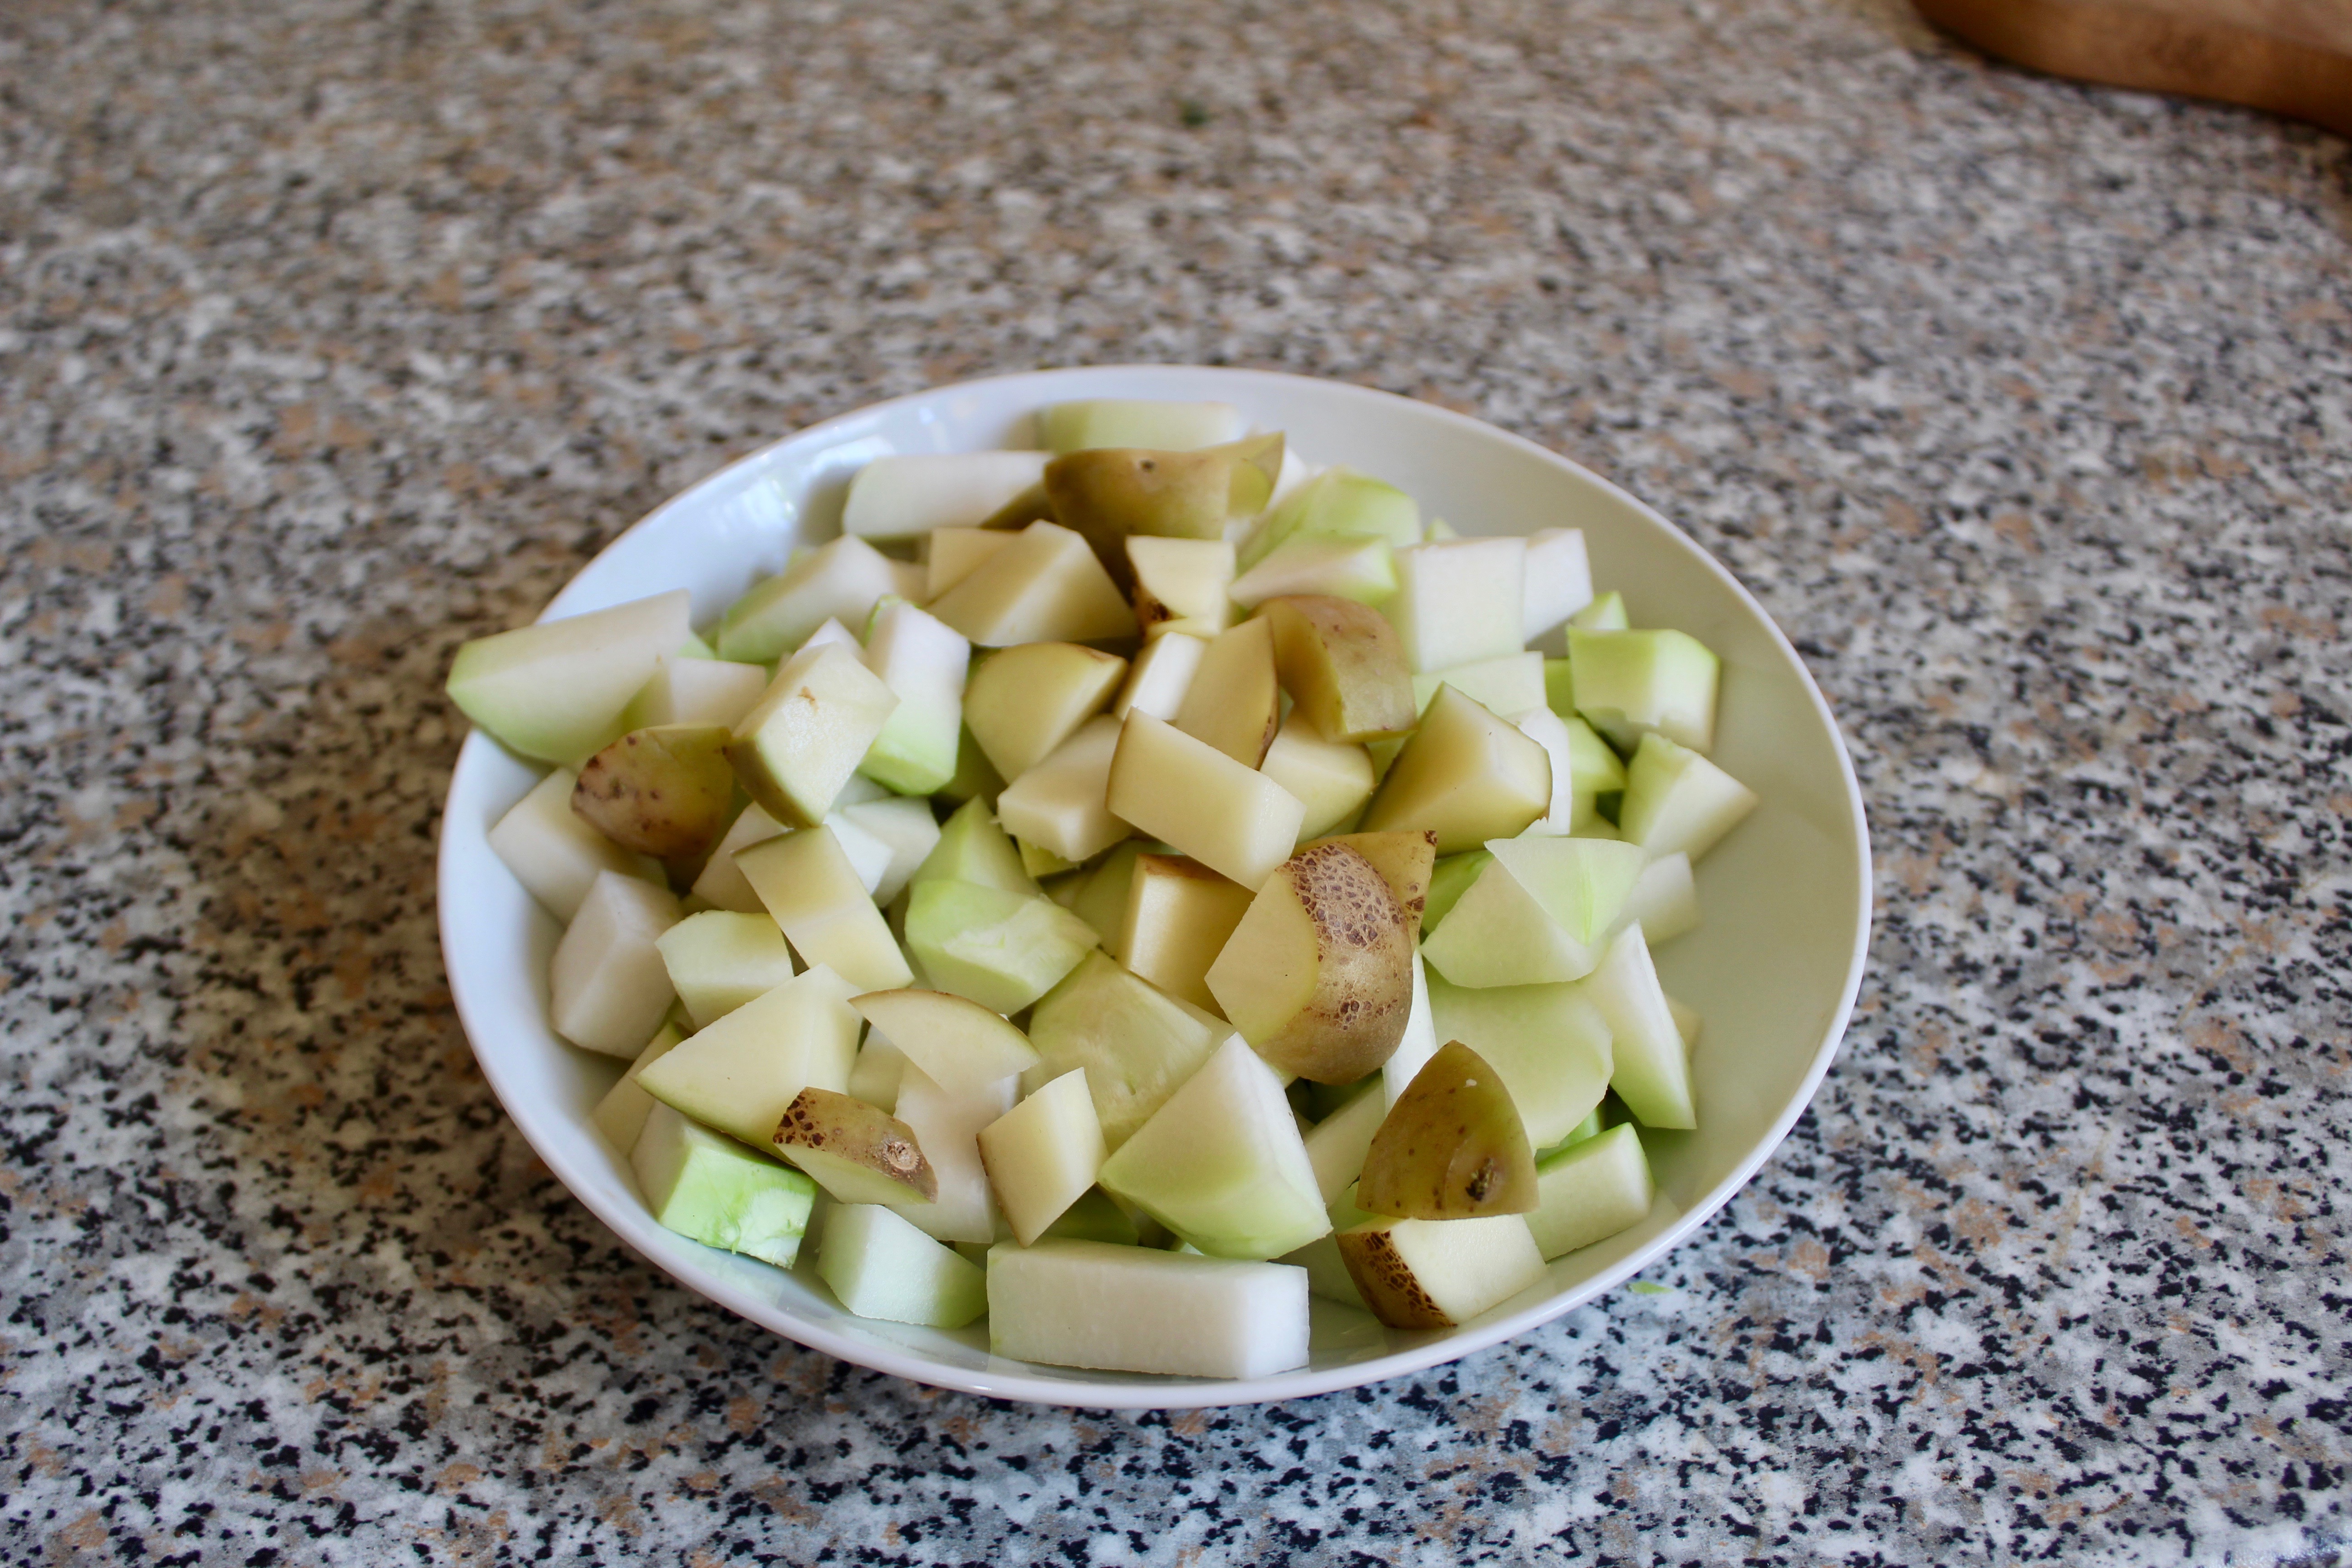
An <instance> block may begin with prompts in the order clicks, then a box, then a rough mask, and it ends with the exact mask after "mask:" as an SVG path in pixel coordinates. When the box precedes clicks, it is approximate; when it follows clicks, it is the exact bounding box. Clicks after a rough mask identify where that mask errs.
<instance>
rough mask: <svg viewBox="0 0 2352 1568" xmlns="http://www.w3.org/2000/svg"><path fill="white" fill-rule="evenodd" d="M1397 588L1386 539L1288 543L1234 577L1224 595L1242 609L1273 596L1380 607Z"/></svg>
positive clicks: (1393, 557) (1298, 541)
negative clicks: (1309, 596)
mask: <svg viewBox="0 0 2352 1568" xmlns="http://www.w3.org/2000/svg"><path fill="white" fill-rule="evenodd" d="M1396 584H1397V578H1396V555H1395V552H1393V551H1391V549H1390V548H1389V542H1388V541H1387V540H1385V539H1365V538H1360V537H1349V538H1344V539H1289V540H1285V541H1284V542H1282V543H1280V544H1278V545H1276V546H1275V547H1274V548H1273V549H1272V550H1270V551H1268V552H1266V553H1265V557H1264V558H1263V559H1261V560H1260V561H1259V562H1258V563H1257V564H1256V565H1255V566H1253V567H1251V568H1250V569H1249V570H1248V571H1246V572H1244V573H1243V574H1241V575H1240V576H1238V577H1236V578H1234V584H1233V586H1232V587H1231V588H1229V589H1227V590H1226V595H1227V596H1228V597H1229V598H1231V599H1232V600H1233V602H1234V604H1236V605H1241V606H1242V607H1243V608H1244V609H1248V608H1250V607H1252V606H1254V605H1259V604H1263V603H1264V602H1265V601H1266V600H1268V599H1271V598H1273V597H1274V596H1275V595H1277V594H1328V595H1331V596H1332V597H1333V598H1338V599H1352V600H1354V601H1355V602H1356V603H1358V604H1360V605H1382V604H1386V603H1387V602H1388V601H1389V599H1390V598H1391V596H1393V595H1395V593H1396Z"/></svg>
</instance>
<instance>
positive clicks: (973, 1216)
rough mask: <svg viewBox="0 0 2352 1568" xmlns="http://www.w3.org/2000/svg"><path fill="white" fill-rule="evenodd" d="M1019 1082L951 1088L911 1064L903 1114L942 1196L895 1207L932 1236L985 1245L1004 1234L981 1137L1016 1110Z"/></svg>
mask: <svg viewBox="0 0 2352 1568" xmlns="http://www.w3.org/2000/svg"><path fill="white" fill-rule="evenodd" d="M1013 1083H1014V1080H1013V1079H1009V1078H1008V1079H998V1080H997V1081H996V1082H994V1083H985V1084H982V1085H981V1086H980V1087H979V1088H977V1089H942V1088H940V1086H939V1085H938V1084H936V1083H934V1082H932V1081H931V1079H930V1077H929V1075H928V1074H927V1073H925V1072H924V1071H923V1069H922V1068H919V1067H917V1066H916V1065H915V1064H914V1063H912V1062H908V1064H907V1070H906V1073H905V1075H904V1076H903V1077H902V1078H901V1079H899V1081H898V1112H897V1114H898V1120H899V1121H903V1122H905V1123H906V1124H907V1126H908V1128H909V1129H910V1130H911V1131H913V1132H914V1134H915V1138H916V1141H917V1142H919V1143H920V1144H921V1145H922V1150H923V1157H924V1158H925V1159H927V1160H929V1162H930V1163H931V1172H932V1174H933V1175H934V1176H936V1177H937V1178H938V1181H939V1195H938V1196H937V1197H935V1198H933V1199H932V1200H931V1201H930V1202H929V1203H920V1202H909V1203H894V1204H892V1205H890V1207H891V1208H892V1209H894V1210H896V1211H897V1212H898V1214H899V1215H901V1216H902V1217H904V1218H905V1219H907V1220H908V1221H910V1222H911V1223H913V1224H914V1225H915V1226H917V1227H918V1228H919V1229H920V1230H922V1231H923V1232H924V1233H925V1234H926V1235H928V1236H931V1237H936V1238H937V1239H939V1240H940V1241H968V1242H978V1243H981V1244H983V1245H984V1244H986V1243H988V1242H990V1241H993V1240H994V1239H995V1238H996V1237H998V1236H999V1235H1001V1234H1002V1232H1001V1231H1000V1230H999V1229H998V1226H1001V1225H1002V1224H1003V1219H1002V1217H1001V1216H1000V1215H998V1214H997V1212H996V1200H995V1198H994V1196H993V1195H992V1194H991V1193H990V1192H989V1187H988V1172H987V1169H986V1168H985V1167H984V1166H982V1163H981V1161H980V1142H979V1139H980V1130H981V1129H982V1128H983V1127H986V1126H987V1125H988V1124H989V1123H990V1122H992V1121H995V1120H996V1119H997V1118H998V1117H1000V1116H1003V1114H1004V1113H1005V1112H1006V1111H1008V1110H1012V1109H1013V1092H1014V1090H1013Z"/></svg>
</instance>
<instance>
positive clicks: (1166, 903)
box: [1118, 854, 1255, 1008]
mask: <svg viewBox="0 0 2352 1568" xmlns="http://www.w3.org/2000/svg"><path fill="white" fill-rule="evenodd" d="M1254 897H1255V895H1254V894H1252V893H1251V891H1250V890H1249V889H1247V888H1244V887H1243V886H1242V885H1241V884H1240V883H1238V882H1235V881H1233V880H1231V879H1228V878H1224V877H1220V876H1219V875H1217V873H1215V872H1214V871H1212V870H1210V869H1209V868H1207V867H1206V866H1203V865H1202V864H1201V863H1200V862H1199V861H1198V860H1194V859H1192V858H1189V857H1187V856H1181V855H1150V854H1145V855H1139V856H1137V857H1136V860H1135V874H1134V877H1133V878H1132V879H1130V880H1129V883H1128V890H1127V907H1126V908H1125V910H1122V911H1121V916H1120V926H1119V938H1118V957H1119V959H1120V961H1121V962H1122V963H1125V964H1126V965H1127V966H1128V967H1129V969H1131V970H1133V971H1135V973H1138V974H1139V975H1141V976H1143V978H1144V979H1146V980H1149V981H1150V982H1151V984H1154V985H1157V986H1158V987H1160V989H1161V990H1162V991H1165V992H1167V993H1168V994H1171V996H1181V997H1182V998H1183V999H1184V1000H1185V1001H1187V1002H1189V1003H1191V1004H1192V1005H1194V1006H1195V1007H1208V1008H1213V1007H1215V1006H1216V1005H1217V999H1216V997H1215V996H1214V995H1213V994H1211V992H1210V990H1209V978H1208V977H1209V966H1210V965H1211V964H1213V963H1216V962H1217V954H1218V953H1220V952H1223V951H1224V946H1225V942H1227V940H1228V939H1230V938H1231V937H1232V936H1233V934H1234V927H1235V926H1237V925H1239V924H1241V921H1242V917H1243V916H1244V914H1247V913H1248V912H1249V907H1250V903H1251V900H1252V899H1253V898H1254Z"/></svg>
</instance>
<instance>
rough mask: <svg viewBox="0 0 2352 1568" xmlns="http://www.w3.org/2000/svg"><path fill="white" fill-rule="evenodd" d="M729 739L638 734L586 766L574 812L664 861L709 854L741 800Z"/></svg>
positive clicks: (694, 733) (685, 727)
mask: <svg viewBox="0 0 2352 1568" xmlns="http://www.w3.org/2000/svg"><path fill="white" fill-rule="evenodd" d="M730 738H731V737H730V732H729V731H726V730H724V729H721V728H720V727H719V726H718V725H716V724H671V725H665V726H663V727H661V728H659V729H653V730H633V731H630V732H629V733H627V734H625V735H624V736H622V737H621V738H620V739H619V740H617V741H615V742H613V743H612V744H611V745H609V746H607V747H605V748H604V750H603V751H601V752H597V753H596V754H595V755H594V756H593V757H591V758H589V759H588V761H587V763H586V764H585V765H584V766H583V767H582V768H581V770H580V782H579V783H578V784H575V785H574V786H573V787H572V810H574V811H576V812H578V813H579V814H580V815H581V816H582V817H583V818H585V819H586V820H587V821H588V823H589V824H590V825H591V826H594V827H595V828H596V829H597V831H599V832H601V833H602V834H604V837H607V838H609V839H611V840H612V841H613V842H614V843H615V844H618V845H620V846H621V847H623V848H625V849H634V850H635V851H636V852H637V853H639V854H641V855H652V856H655V857H656V858H660V859H663V860H685V859H690V858H694V857H696V856H698V855H702V854H705V853H707V852H709V848H710V847H711V846H712V845H714V844H716V843H717V842H718V841H719V835H721V834H723V833H725V832H726V831H727V808H728V807H729V806H730V805H733V804H734V800H735V770H734V769H733V768H731V767H730V766H729V765H728V763H727V742H728V741H729V740H730Z"/></svg>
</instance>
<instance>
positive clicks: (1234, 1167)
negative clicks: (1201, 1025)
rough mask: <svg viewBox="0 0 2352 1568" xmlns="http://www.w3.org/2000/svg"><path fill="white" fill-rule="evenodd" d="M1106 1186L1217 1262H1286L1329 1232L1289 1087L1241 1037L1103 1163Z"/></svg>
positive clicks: (1220, 1051)
mask: <svg viewBox="0 0 2352 1568" xmlns="http://www.w3.org/2000/svg"><path fill="white" fill-rule="evenodd" d="M1101 1181H1102V1184H1103V1187H1104V1189H1105V1190H1106V1191H1108V1192H1109V1193H1110V1194H1112V1195H1113V1196H1115V1197H1120V1198H1125V1199H1126V1200H1127V1201H1128V1202H1129V1203H1131V1204H1133V1205H1136V1206H1137V1207H1138V1208H1139V1209H1141V1210H1143V1211H1144V1212H1145V1213H1146V1214H1148V1215H1150V1216H1151V1217H1152V1218H1154V1219H1156V1220H1158V1221H1159V1222H1160V1224H1162V1225H1164V1226H1167V1227H1168V1228H1169V1229H1170V1230H1171V1231H1173V1232H1175V1233H1176V1235H1177V1236H1178V1237H1181V1238H1182V1239H1183V1240H1185V1241H1188V1242H1190V1243H1192V1245H1193V1246H1194V1247H1199V1248H1200V1249H1201V1250H1202V1252H1204V1253H1207V1254H1208V1255H1209V1256H1210V1257H1212V1258H1278V1257H1280V1256H1281V1255H1282V1254H1283V1253H1286V1252H1289V1251H1291V1250H1293V1249H1294V1248H1297V1247H1304V1246H1305V1245H1307V1243H1308V1242H1310V1241H1312V1240H1314V1239H1315V1238H1316V1237H1318V1236H1321V1235H1323V1234H1324V1233H1325V1232H1326V1231H1328V1230H1329V1229H1330V1228H1331V1222H1330V1219H1329V1216H1328V1215H1326V1214H1325V1212H1324V1208H1323V1199H1322V1197H1321V1195H1320V1194H1318V1191H1317V1189H1316V1185H1315V1168H1314V1166H1313V1164H1312V1163H1310V1162H1309V1161H1308V1160H1307V1146H1306V1144H1305V1143H1304V1142H1301V1140H1300V1137H1299V1133H1298V1123H1297V1120H1296V1119H1295V1118H1294V1117H1293V1116H1292V1115H1291V1112H1290V1102H1289V1101H1288V1100H1286V1099H1285V1098H1284V1097H1283V1093H1282V1080H1281V1079H1278V1078H1276V1076H1275V1073H1274V1069H1273V1068H1270V1067H1268V1066H1267V1065H1266V1064H1265V1062H1264V1061H1263V1060H1261V1059H1260V1058H1259V1057H1258V1055H1257V1053H1256V1052H1255V1051H1253V1050H1251V1049H1250V1047H1249V1044H1248V1042H1247V1041H1245V1040H1244V1039H1242V1038H1241V1037H1239V1036H1238V1035H1236V1036H1234V1037H1232V1038H1230V1039H1228V1040H1227V1041H1226V1042H1225V1043H1224V1044H1223V1046H1221V1047H1218V1049H1217V1051H1216V1053H1215V1054H1214V1055H1213V1056H1212V1057H1210V1058H1209V1059H1208V1061H1207V1062H1206V1063H1205V1064H1203V1066H1202V1068H1201V1070H1200V1071H1198V1072H1196V1073H1194V1074H1193V1075H1192V1078H1191V1079H1188V1080H1187V1081H1186V1082H1185V1084H1184V1086H1183V1087H1182V1088H1181V1089H1178V1090H1177V1091H1176V1092H1175V1093H1174V1094H1172V1095H1170V1096H1169V1097H1168V1100H1167V1101H1166V1102H1165V1103H1164V1104H1162V1105H1161V1106H1160V1109H1159V1110H1157V1111H1155V1112H1153V1113H1152V1117H1151V1120H1150V1121H1147V1122H1145V1123H1144V1124H1143V1125H1142V1126H1141V1127H1140V1128H1139V1129H1138V1130H1137V1131H1136V1132H1135V1134H1134V1136H1132V1137H1130V1138H1129V1139H1128V1140H1127V1142H1125V1143H1123V1144H1121V1145H1120V1146H1119V1149H1118V1152H1117V1153H1115V1154H1113V1155H1112V1156H1111V1157H1110V1158H1109V1159H1108V1160H1106V1161H1105V1162H1104V1163H1103V1168H1102V1175H1101Z"/></svg>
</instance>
